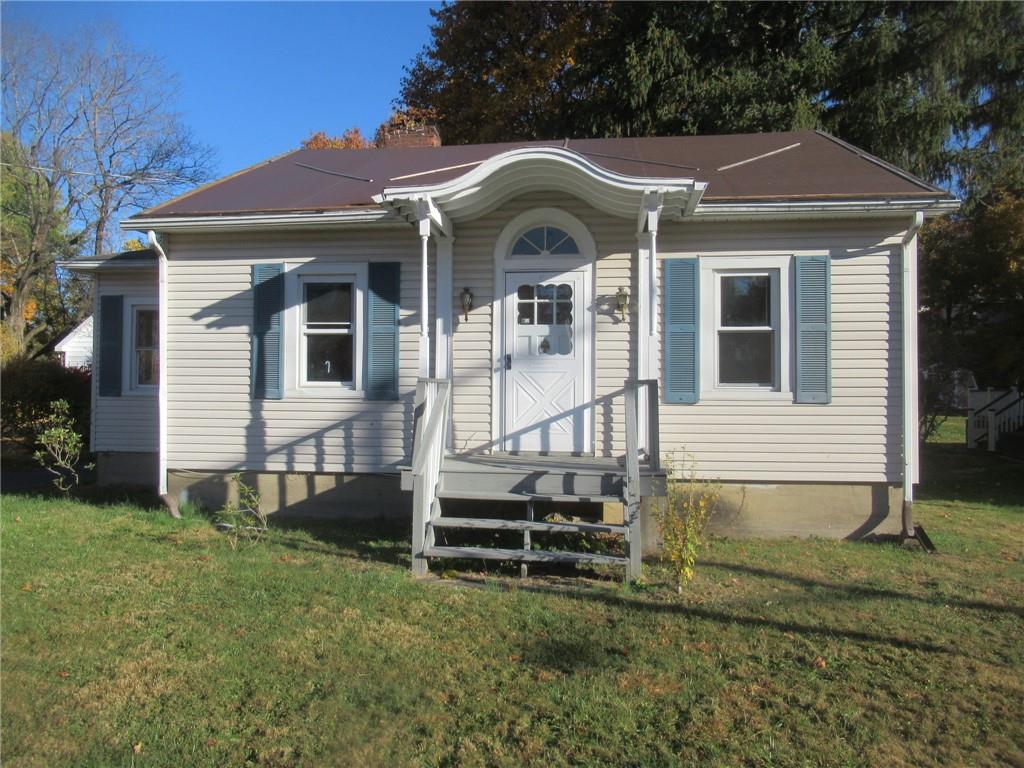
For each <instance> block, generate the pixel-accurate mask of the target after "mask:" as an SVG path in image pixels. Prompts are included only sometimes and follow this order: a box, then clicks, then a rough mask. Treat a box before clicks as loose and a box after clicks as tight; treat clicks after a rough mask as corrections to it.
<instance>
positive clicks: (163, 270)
mask: <svg viewBox="0 0 1024 768" xmlns="http://www.w3.org/2000/svg"><path fill="white" fill-rule="evenodd" d="M146 237H147V239H148V240H149V247H150V248H152V249H153V250H154V251H156V255H157V275H158V276H157V285H158V288H157V296H158V299H157V301H158V309H157V327H158V329H159V331H158V333H159V339H158V342H157V343H158V346H159V353H158V354H159V369H160V381H159V386H158V387H157V412H158V426H157V433H158V435H159V437H158V443H159V448H158V451H159V454H158V460H157V472H158V477H157V494H158V495H159V496H160V498H161V499H163V500H164V503H165V504H167V507H168V509H170V511H171V514H172V515H173V516H174V517H180V515H179V514H178V505H177V504H176V503H174V502H173V501H169V496H168V493H167V326H168V323H167V310H168V302H167V254H166V253H164V249H163V248H162V247H161V245H160V242H159V241H158V240H157V239H156V233H155V232H154V231H153V230H149V232H148V233H147V234H146Z"/></svg>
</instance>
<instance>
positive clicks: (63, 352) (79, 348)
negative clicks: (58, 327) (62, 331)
mask: <svg viewBox="0 0 1024 768" xmlns="http://www.w3.org/2000/svg"><path fill="white" fill-rule="evenodd" d="M53 350H54V352H56V353H57V356H58V357H59V359H60V362H61V365H63V366H64V367H65V368H88V367H89V366H91V365H92V315H89V316H88V317H87V318H85V320H83V321H82V322H80V323H79V324H78V325H76V326H75V327H74V328H72V329H71V331H70V332H69V333H68V334H67V335H66V336H65V337H64V338H63V339H61V340H60V341H59V342H57V345H56V346H55V347H54V348H53Z"/></svg>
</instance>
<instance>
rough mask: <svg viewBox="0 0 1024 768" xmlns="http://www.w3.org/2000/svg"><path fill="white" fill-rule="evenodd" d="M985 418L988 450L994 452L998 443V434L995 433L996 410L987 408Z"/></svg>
mask: <svg viewBox="0 0 1024 768" xmlns="http://www.w3.org/2000/svg"><path fill="white" fill-rule="evenodd" d="M986 416H987V417H988V449H989V450H990V451H995V449H996V445H997V443H998V442H999V432H997V431H996V409H995V408H989V409H988V412H987V413H986Z"/></svg>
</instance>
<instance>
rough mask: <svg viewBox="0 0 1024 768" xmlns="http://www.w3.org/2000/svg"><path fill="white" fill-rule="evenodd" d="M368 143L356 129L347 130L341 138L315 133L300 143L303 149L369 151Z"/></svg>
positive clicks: (321, 132) (322, 132) (319, 132)
mask: <svg viewBox="0 0 1024 768" xmlns="http://www.w3.org/2000/svg"><path fill="white" fill-rule="evenodd" d="M369 147H370V142H368V141H367V140H366V139H365V138H363V133H362V131H360V130H359V128H358V127H353V128H349V129H348V130H347V131H345V132H344V133H343V134H341V136H328V135H327V134H326V133H325V132H324V131H316V132H314V133H311V134H310V135H309V138H307V139H304V140H303V142H302V148H303V149H369Z"/></svg>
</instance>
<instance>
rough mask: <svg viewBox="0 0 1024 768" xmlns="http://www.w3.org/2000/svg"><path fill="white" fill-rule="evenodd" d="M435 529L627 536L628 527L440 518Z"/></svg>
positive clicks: (434, 524)
mask: <svg viewBox="0 0 1024 768" xmlns="http://www.w3.org/2000/svg"><path fill="white" fill-rule="evenodd" d="M430 525H431V526H432V527H434V528H475V529H479V530H485V531H537V532H541V533H615V534H618V535H620V536H625V535H626V526H624V525H611V524H606V523H546V522H541V521H531V520H495V519H491V518H482V517H438V518H435V519H433V520H431V521H430Z"/></svg>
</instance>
